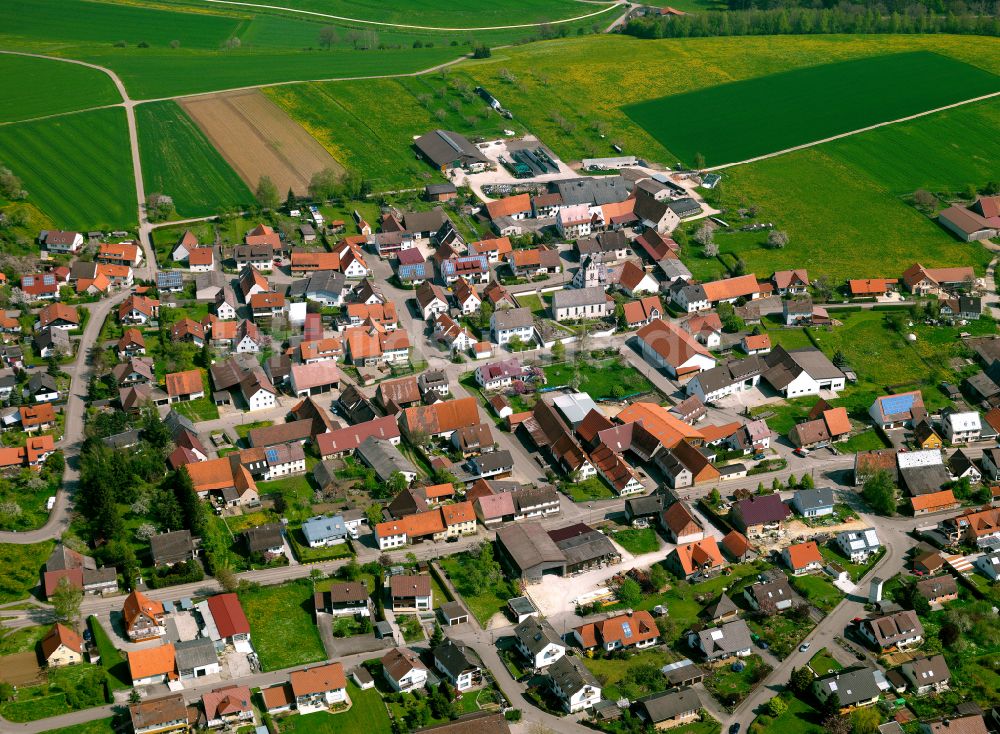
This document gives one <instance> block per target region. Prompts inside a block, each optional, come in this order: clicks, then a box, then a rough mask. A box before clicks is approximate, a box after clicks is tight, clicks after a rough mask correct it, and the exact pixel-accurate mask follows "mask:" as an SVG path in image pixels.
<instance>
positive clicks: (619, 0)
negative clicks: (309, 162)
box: [204, 0, 624, 32]
mask: <svg viewBox="0 0 1000 734" xmlns="http://www.w3.org/2000/svg"><path fill="white" fill-rule="evenodd" d="M204 2H207V3H218V4H220V5H239V6H242V7H247V8H261V9H263V10H281V11H284V12H286V13H300V14H302V15H311V16H313V17H316V18H329V19H331V20H342V21H346V22H348V23H364V24H365V25H377V26H384V27H387V28H405V29H407V30H411V31H446V32H463V31H505V30H512V29H517V28H537V27H539V26H543V25H558V24H561V23H573V22H576V21H578V20H586V19H587V18H593V17H595V16H597V15H603V14H604V13H606V12H608V11H609V10H613V9H614V8H617V7H618V6H620V5H623V4H624V2H623V0H616V2H613V3H611V4H610V5H608V6H607V7H604V8H601V9H600V10H596V11H594V12H593V13H586V14H584V15H578V16H576V17H574V18H563V19H561V20H546V21H542V22H540V23H519V24H517V25H494V26H482V27H478V28H445V27H442V26H427V25H409V24H406V23H389V22H387V21H383V20H363V19H361V18H350V17H348V16H346V15H332V14H330V13H320V12H317V11H315V10H303V9H301V8H286V7H284V6H281V5H263V4H261V3H248V2H243V0H204Z"/></svg>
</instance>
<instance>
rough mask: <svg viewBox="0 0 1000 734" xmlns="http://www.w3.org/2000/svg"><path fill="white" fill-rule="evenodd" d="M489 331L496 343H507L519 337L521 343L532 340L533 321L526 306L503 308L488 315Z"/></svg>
mask: <svg viewBox="0 0 1000 734" xmlns="http://www.w3.org/2000/svg"><path fill="white" fill-rule="evenodd" d="M490 333H491V334H492V336H493V341H494V343H496V344H501V345H503V344H508V343H510V342H511V341H512V340H514V339H515V338H516V339H520V340H521V342H523V343H528V342H530V341H531V340H532V338H533V337H534V334H535V322H534V319H533V318H532V315H531V309H528V308H503V309H500V310H499V311H494V312H493V315H492V316H490Z"/></svg>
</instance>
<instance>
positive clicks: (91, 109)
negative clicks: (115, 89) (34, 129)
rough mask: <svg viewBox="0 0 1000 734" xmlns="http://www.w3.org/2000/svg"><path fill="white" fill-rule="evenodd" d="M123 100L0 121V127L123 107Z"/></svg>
mask: <svg viewBox="0 0 1000 734" xmlns="http://www.w3.org/2000/svg"><path fill="white" fill-rule="evenodd" d="M124 106H125V103H124V102H112V103H111V104H102V105H101V106H99V107H85V108H84V109H82V110H67V111H66V112H53V113H52V114H51V115H41V116H39V117H29V118H27V119H26V120H7V121H5V122H0V127H7V126H9V125H20V124H21V123H22V122H41V121H42V120H51V119H52V118H54V117H67V116H68V115H79V114H80V113H82V112H97V111H98V110H110V109H112V108H114V107H124Z"/></svg>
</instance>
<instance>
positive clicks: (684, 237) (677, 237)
mask: <svg viewBox="0 0 1000 734" xmlns="http://www.w3.org/2000/svg"><path fill="white" fill-rule="evenodd" d="M670 236H671V237H673V238H674V242H676V243H677V245H678V246H679V247H680V248H681V249H682V250H683V249H684V248H685V247H686V246H687V243H688V233H687V231H686V230H684V229H683V228H682V227H678V228H677V229H675V230H674V231H673V232H671V233H670Z"/></svg>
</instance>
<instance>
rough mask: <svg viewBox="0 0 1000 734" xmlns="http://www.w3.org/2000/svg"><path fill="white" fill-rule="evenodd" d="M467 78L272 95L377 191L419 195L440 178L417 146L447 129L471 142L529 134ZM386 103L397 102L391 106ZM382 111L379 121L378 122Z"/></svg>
mask: <svg viewBox="0 0 1000 734" xmlns="http://www.w3.org/2000/svg"><path fill="white" fill-rule="evenodd" d="M463 83H464V84H466V85H470V83H469V82H467V81H465V80H464V79H463V78H462V77H460V76H454V75H451V74H449V75H444V76H442V75H440V74H434V75H430V76H426V77H411V78H400V79H373V80H367V81H349V82H332V83H326V84H323V83H318V84H296V85H292V86H280V87H271V88H268V89H266V90H264V91H265V94H267V96H268V97H270V98H271V100H273V101H274V102H275V103H276V104H277V105H278V106H280V107H281V108H282V109H284V110H285V112H287V113H288V114H289V115H290V116H291V117H292V118H293V119H295V120H296V121H297V122H298V123H299V124H301V125H302V126H303V127H304V128H305V129H306V130H307V131H309V133H310V134H311V135H312V136H313V137H314V138H316V139H317V140H318V141H319V142H320V144H321V145H323V147H324V148H326V149H327V150H328V151H329V152H330V154H331V155H332V156H333V157H334V158H336V159H337V161H338V162H340V163H341V164H342V165H344V166H345V167H346V168H348V169H350V170H352V171H354V172H355V173H357V174H358V175H359V176H363V177H365V178H367V179H369V180H371V182H372V185H373V188H374V189H375V190H376V191H384V190H389V189H394V188H401V187H411V186H414V185H415V183H416V182H419V181H420V180H421V179H422V178H430V177H434V178H435V179H437V178H439V174H437V173H436V172H435V171H434V169H433V168H432V167H431V166H429V165H427V164H426V163H425V162H424V161H422V160H418V159H417V157H416V154H415V153H414V151H413V139H414V137H416V136H418V135H422V134H424V133H425V132H427V131H428V130H432V129H434V128H437V127H443V128H445V129H447V130H455V131H456V132H459V133H462V134H464V135H468V136H470V137H472V136H474V135H482V136H484V137H494V138H495V137H499V136H501V135H502V134H503V130H504V129H505V128H514V129H515V130H521V129H522V128H521V126H520V125H519V124H518V123H517V122H516V121H511V120H505V119H503V118H502V117H500V116H499V115H498V114H496V113H495V112H493V111H492V110H490V109H489V108H487V107H486V105H485V104H484V103H483V102H482V100H481V99H480V98H479V97H478V96H473V95H472V94H471V85H470V86H469V88H468V89H466V88H464V87H462V89H461V90H460V89H459V87H460V86H461V85H462V84H463ZM386 100H393V103H392V104H386ZM374 109H378V114H371V112H372V110H374Z"/></svg>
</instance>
